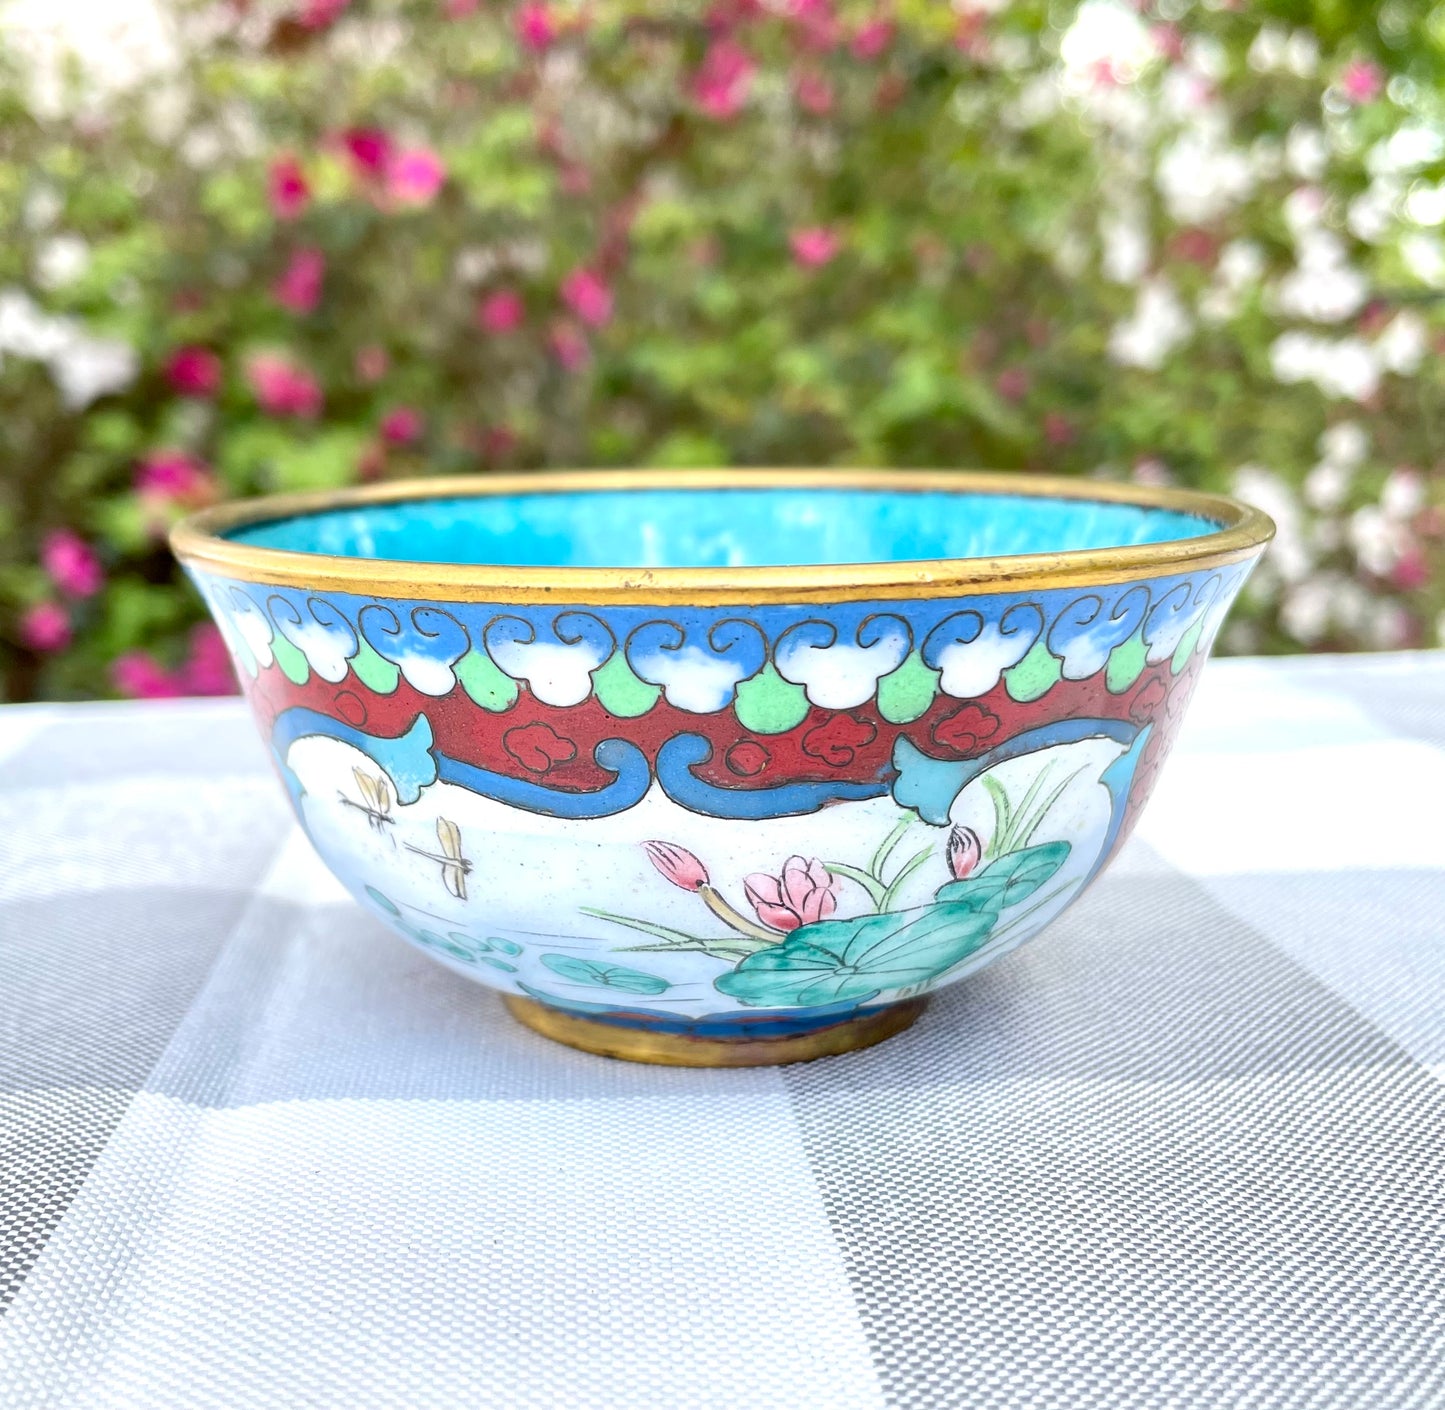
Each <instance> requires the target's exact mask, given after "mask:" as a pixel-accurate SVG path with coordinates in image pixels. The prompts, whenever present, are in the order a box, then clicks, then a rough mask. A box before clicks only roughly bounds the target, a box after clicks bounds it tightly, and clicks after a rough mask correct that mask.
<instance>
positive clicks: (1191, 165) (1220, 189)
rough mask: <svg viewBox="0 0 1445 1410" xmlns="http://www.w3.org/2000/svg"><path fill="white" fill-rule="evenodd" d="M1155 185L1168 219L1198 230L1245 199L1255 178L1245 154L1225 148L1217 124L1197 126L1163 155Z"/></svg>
mask: <svg viewBox="0 0 1445 1410" xmlns="http://www.w3.org/2000/svg"><path fill="white" fill-rule="evenodd" d="M1154 180H1155V184H1156V185H1157V186H1158V187H1159V192H1160V194H1161V195H1162V196H1163V197H1164V203H1165V205H1166V206H1167V207H1168V208H1169V214H1170V215H1171V216H1173V217H1174V219H1175V220H1177V221H1180V222H1182V223H1184V224H1188V225H1199V224H1203V223H1204V222H1206V221H1210V220H1213V219H1214V218H1215V217H1216V216H1219V215H1223V214H1224V213H1225V212H1226V211H1227V210H1229V208H1230V207H1231V206H1234V205H1237V204H1238V203H1239V202H1240V201H1242V200H1243V199H1244V198H1245V197H1246V196H1248V195H1249V193H1250V192H1251V191H1252V190H1253V189H1254V182H1255V173H1254V165H1253V163H1252V162H1251V161H1250V159H1249V155H1248V153H1246V152H1243V151H1241V150H1239V149H1238V148H1236V147H1230V146H1228V145H1226V143H1225V140H1224V136H1223V134H1222V133H1221V132H1219V131H1218V124H1214V123H1206V122H1201V123H1199V124H1197V125H1196V126H1195V127H1193V128H1191V130H1189V131H1188V132H1186V133H1184V134H1183V135H1182V136H1180V137H1179V138H1178V139H1177V140H1175V141H1174V142H1173V143H1171V144H1170V146H1169V147H1168V148H1167V149H1166V150H1165V151H1164V153H1163V155H1162V156H1161V157H1160V159H1159V165H1158V167H1157V169H1156V170H1155V173H1154Z"/></svg>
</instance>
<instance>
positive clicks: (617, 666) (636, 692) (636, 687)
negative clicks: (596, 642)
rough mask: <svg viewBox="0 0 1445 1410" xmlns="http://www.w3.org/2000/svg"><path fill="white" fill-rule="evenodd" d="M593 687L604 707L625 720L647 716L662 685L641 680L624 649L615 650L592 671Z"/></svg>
mask: <svg viewBox="0 0 1445 1410" xmlns="http://www.w3.org/2000/svg"><path fill="white" fill-rule="evenodd" d="M592 689H593V691H594V692H595V693H596V695H597V698H598V700H600V701H601V702H602V708H603V709H604V710H606V711H607V712H608V713H609V714H613V715H616V716H618V717H619V718H620V719H624V720H632V719H636V718H637V716H638V715H645V714H646V713H647V712H648V711H649V710H650V709H652V707H653V706H654V705H656V704H657V700H658V697H659V696H660V695H661V694H662V688H661V686H656V685H649V684H648V683H647V682H646V681H645V680H641V679H639V677H638V675H637V673H636V672H635V671H634V670H633V669H632V667H631V666H629V665H628V664H627V657H626V655H625V654H624V653H623V652H621V651H614V652H613V653H612V655H611V656H609V657H608V658H607V660H606V661H604V662H603V663H602V665H600V666H599V667H598V668H597V669H596V670H595V671H593V672H592Z"/></svg>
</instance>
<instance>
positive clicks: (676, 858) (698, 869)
mask: <svg viewBox="0 0 1445 1410" xmlns="http://www.w3.org/2000/svg"><path fill="white" fill-rule="evenodd" d="M642 847H643V850H644V851H645V852H646V853H647V860H648V861H650V862H651V863H652V865H653V866H655V867H656V868H657V869H658V871H659V872H661V873H662V875H663V876H665V877H666V878H667V879H668V880H669V881H670V882H672V884H673V885H674V886H680V887H681V888H682V889H683V890H684V891H697V890H700V889H701V888H702V887H704V886H706V885H707V884H708V876H707V868H706V867H705V866H703V864H702V863H701V862H700V861H698V859H697V858H696V857H694V856H693V854H692V853H691V852H689V851H688V850H687V849H686V848H685V847H678V846H677V845H676V844H674V843H672V842H644V843H643V844H642Z"/></svg>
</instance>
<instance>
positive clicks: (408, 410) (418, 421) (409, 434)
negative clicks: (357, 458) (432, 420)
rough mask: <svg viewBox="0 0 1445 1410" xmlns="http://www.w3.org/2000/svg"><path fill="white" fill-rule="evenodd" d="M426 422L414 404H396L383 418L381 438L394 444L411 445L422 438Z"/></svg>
mask: <svg viewBox="0 0 1445 1410" xmlns="http://www.w3.org/2000/svg"><path fill="white" fill-rule="evenodd" d="M424 424H425V423H424V422H423V420H422V414H421V412H419V411H418V410H417V409H416V408H415V407H414V406H396V407H393V408H392V409H391V410H390V411H388V412H387V413H386V415H385V416H383V417H382V418H381V438H382V440H384V441H386V442H387V443H388V444H390V445H394V446H405V445H410V444H411V443H412V442H413V441H415V440H419V439H420V437H421V433H422V427H423V425H424Z"/></svg>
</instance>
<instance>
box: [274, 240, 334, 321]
mask: <svg viewBox="0 0 1445 1410" xmlns="http://www.w3.org/2000/svg"><path fill="white" fill-rule="evenodd" d="M325 277H326V256H325V255H323V254H322V253H321V251H320V250H313V249H304V250H297V251H296V253H295V254H293V255H292V256H291V263H290V264H288V265H287V266H286V269H285V272H284V273H283V274H282V275H281V277H280V278H279V279H278V280H277V281H276V282H275V283H274V284H273V285H272V286H271V293H272V295H273V296H274V297H275V300H276V302H277V303H278V304H280V305H281V307H282V308H285V309H290V310H291V312H292V313H313V312H315V309H316V305H317V304H319V303H320V302H321V281H322V280H323V279H324V278H325Z"/></svg>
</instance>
